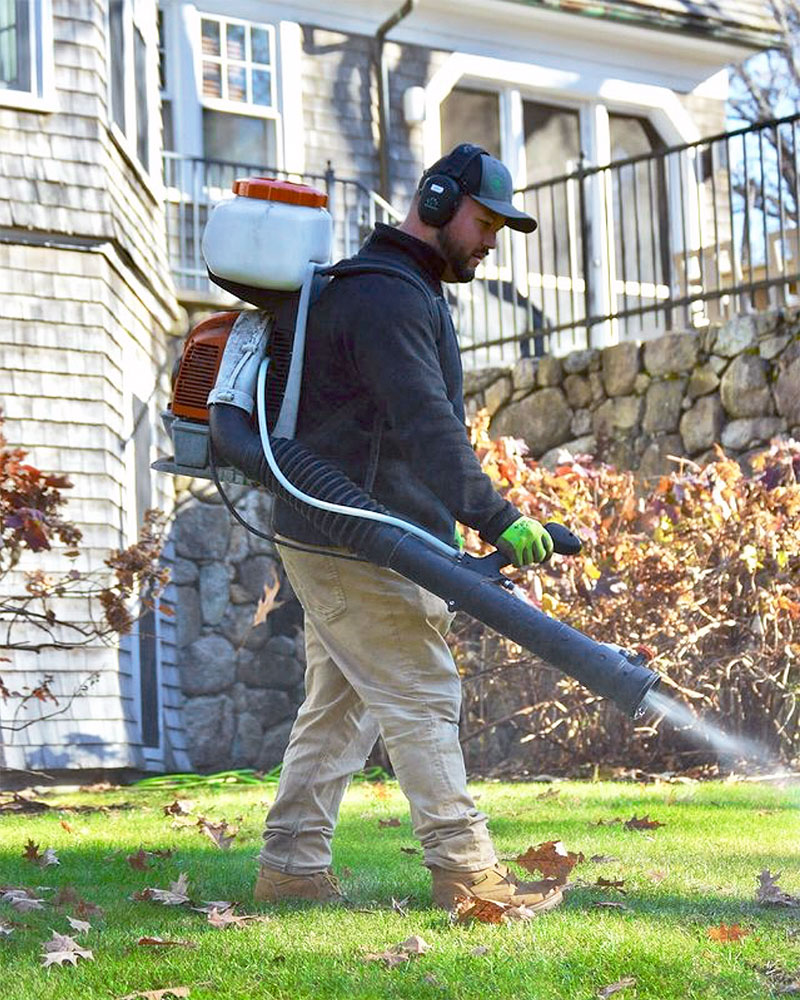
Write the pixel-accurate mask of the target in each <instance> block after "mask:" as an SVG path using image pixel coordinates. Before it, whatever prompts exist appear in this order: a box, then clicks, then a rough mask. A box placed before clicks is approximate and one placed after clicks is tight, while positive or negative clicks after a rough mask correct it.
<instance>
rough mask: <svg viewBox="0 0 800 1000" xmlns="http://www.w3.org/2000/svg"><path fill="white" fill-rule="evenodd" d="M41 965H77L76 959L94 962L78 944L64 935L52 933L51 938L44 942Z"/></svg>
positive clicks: (88, 952)
mask: <svg viewBox="0 0 800 1000" xmlns="http://www.w3.org/2000/svg"><path fill="white" fill-rule="evenodd" d="M42 949H43V954H42V965H43V966H45V968H46V967H47V966H50V965H65V964H66V963H69V964H70V965H77V964H78V959H79V958H82V959H84V960H86V961H94V955H93V954H92V952H91V951H89V950H88V949H86V948H81V946H80V945H79V944H78V942H77V941H76V940H75V939H74V938H71V937H68V936H67V935H66V934H58V933H57V932H56V931H53V936H52V938H51V939H50V940H49V941H45V943H44V945H43V946H42Z"/></svg>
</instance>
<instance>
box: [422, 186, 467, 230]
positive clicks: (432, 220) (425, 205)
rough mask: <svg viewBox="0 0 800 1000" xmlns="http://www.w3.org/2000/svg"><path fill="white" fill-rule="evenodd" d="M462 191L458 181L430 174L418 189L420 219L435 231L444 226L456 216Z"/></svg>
mask: <svg viewBox="0 0 800 1000" xmlns="http://www.w3.org/2000/svg"><path fill="white" fill-rule="evenodd" d="M463 194H464V191H463V189H462V187H461V185H460V184H459V183H458V181H457V180H456V179H455V178H453V177H448V175H447V174H431V175H430V176H429V177H426V178H425V179H424V180H423V182H422V186H421V187H420V189H419V205H418V209H417V210H418V212H419V217H420V219H421V220H422V221H423V222H424V223H425V224H426V225H428V226H435V227H436V228H437V229H439V228H441V227H442V226H444V225H446V223H448V222H449V221H450V220H451V219H452V218H453V216H454V215H455V214H456V210H457V209H458V206H459V203H460V202H461V198H462V196H463Z"/></svg>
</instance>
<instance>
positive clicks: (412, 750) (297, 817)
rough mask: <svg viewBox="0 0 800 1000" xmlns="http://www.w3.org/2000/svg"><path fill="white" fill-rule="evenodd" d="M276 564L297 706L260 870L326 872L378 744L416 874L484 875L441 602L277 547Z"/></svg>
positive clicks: (389, 580) (357, 565)
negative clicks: (418, 862)
mask: <svg viewBox="0 0 800 1000" xmlns="http://www.w3.org/2000/svg"><path fill="white" fill-rule="evenodd" d="M281 558H282V559H283V564H284V567H285V569H286V573H287V575H288V577H289V580H290V582H291V584H292V587H293V588H294V591H295V593H296V594H297V596H298V598H299V599H300V602H301V603H302V605H303V608H304V610H305V630H306V656H307V667H306V677H305V683H306V698H305V701H304V702H303V704H302V705H301V706H300V710H299V713H298V715H297V719H296V721H295V724H294V728H293V729H292V734H291V737H290V740H289V746H288V748H287V750H286V754H285V756H284V759H283V768H282V771H281V779H280V784H279V786H278V794H277V797H276V799H275V803H274V804H273V806H272V808H271V809H270V811H269V815H268V816H267V823H266V829H265V832H264V847H263V849H262V851H261V854H260V860H261V861H262V862H263V863H264V864H266V865H269V866H270V867H271V868H277V869H280V870H281V871H284V872H287V873H290V874H296V875H302V874H310V873H312V872H319V871H322V870H324V869H325V868H328V867H329V865H330V863H331V838H332V837H333V830H334V826H335V825H336V819H337V816H338V812H339V805H340V803H341V800H342V796H343V795H344V792H345V790H346V788H347V785H348V783H349V781H350V778H351V776H352V775H353V773H354V772H355V771H358V770H360V769H361V768H362V767H363V766H364V762H365V760H366V758H367V757H368V756H369V754H370V752H371V750H372V747H373V746H374V744H375V741H376V739H377V737H378V734H379V733H380V735H382V736H383V740H384V743H385V745H386V749H387V751H388V754H389V758H390V760H391V762H392V767H393V768H394V772H395V775H396V777H397V780H398V782H399V784H400V787H401V788H402V790H403V792H404V794H405V795H406V797H407V798H408V801H409V803H410V807H411V821H412V824H413V828H414V833H415V835H416V837H417V838H418V839H419V841H420V843H421V844H422V848H423V853H424V859H425V863H426V864H428V865H437V866H439V867H442V868H450V869H465V870H469V871H479V870H481V869H483V868H488V867H489V866H491V865H493V864H494V863H495V862H496V860H497V859H496V855H495V852H494V848H493V846H492V842H491V840H490V838H489V834H488V831H487V828H486V816H484V814H483V813H481V812H479V811H478V810H477V809H476V807H475V803H474V802H473V800H472V798H471V796H470V794H469V792H468V791H467V778H466V773H465V770H464V758H463V755H462V752H461V746H460V744H459V740H458V718H459V709H460V704H461V682H460V679H459V677H458V672H457V670H456V667H455V664H454V663H453V658H452V656H451V655H450V650H449V649H448V647H447V643H446V642H445V640H444V636H445V634H446V633H447V630H448V628H449V627H450V623H451V621H452V617H453V616H452V615H451V614H450V613H449V612H448V610H447V606H446V604H445V602H444V601H443V600H441V599H440V598H438V597H436V596H434V595H433V594H431V593H429V592H428V591H426V590H423V589H422V588H421V587H419V586H417V585H416V584H414V583H411V582H410V581H408V580H406V579H405V578H404V577H402V576H400V575H399V574H398V573H395V572H394V571H393V570H388V569H383V568H381V567H378V566H374V565H372V564H371V563H366V562H348V561H345V560H343V559H335V558H333V557H332V556H330V555H326V554H325V553H324V552H323V551H320V552H313V553H309V552H298V551H297V550H293V549H288V548H285V547H283V548H281Z"/></svg>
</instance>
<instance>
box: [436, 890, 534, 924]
mask: <svg viewBox="0 0 800 1000" xmlns="http://www.w3.org/2000/svg"><path fill="white" fill-rule="evenodd" d="M535 915H536V914H535V913H534V911H533V910H531V909H529V908H528V907H527V906H511V904H509V903H495V902H494V901H493V900H490V899H479V898H478V897H477V896H456V897H455V899H454V900H453V914H452V917H453V919H454V920H455V922H456V923H466V922H468V921H470V920H477V921H479V922H480V923H482V924H504V923H507V922H508V921H509V920H530V919H532V918H533V917H534V916H535Z"/></svg>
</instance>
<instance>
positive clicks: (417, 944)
mask: <svg viewBox="0 0 800 1000" xmlns="http://www.w3.org/2000/svg"><path fill="white" fill-rule="evenodd" d="M395 948H398V949H400V951H406V952H408V953H409V955H424V954H425V952H426V951H430V950H431V945H429V944H428V942H427V941H426V940H425V939H424V938H421V937H420V936H419V934H412V935H411V937H409V938H406V939H405V941H401V942H400V944H398V945H395Z"/></svg>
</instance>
